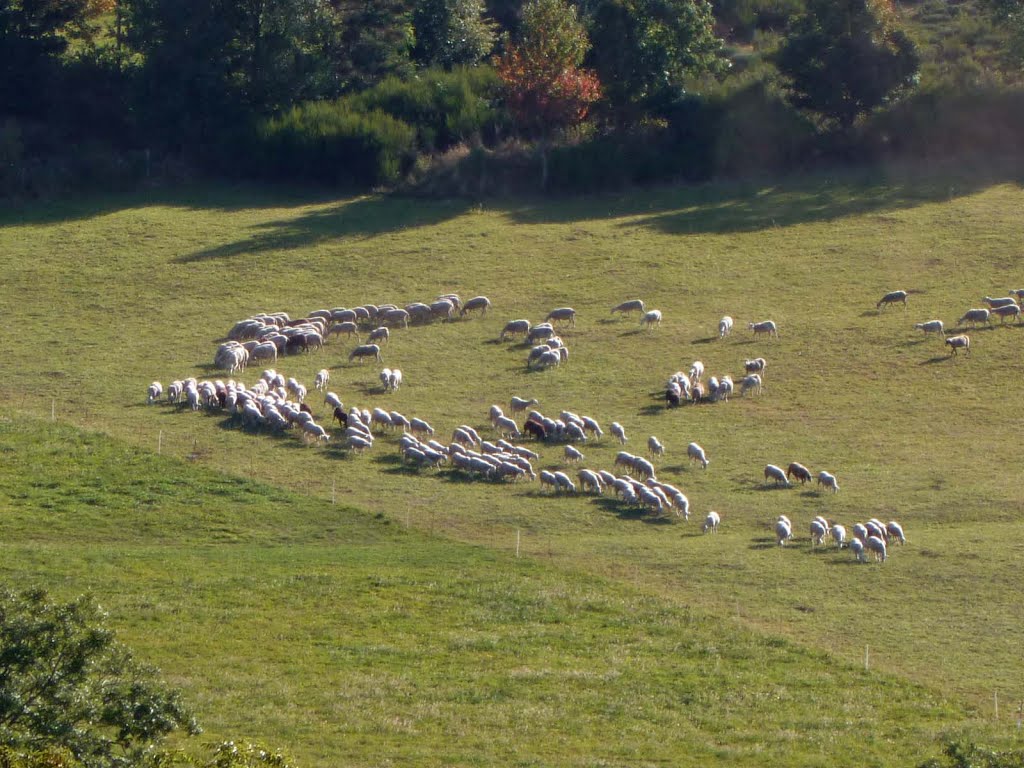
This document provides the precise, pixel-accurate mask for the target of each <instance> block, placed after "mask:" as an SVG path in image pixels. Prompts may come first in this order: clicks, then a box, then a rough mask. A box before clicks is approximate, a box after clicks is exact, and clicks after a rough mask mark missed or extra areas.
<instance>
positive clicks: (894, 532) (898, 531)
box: [885, 520, 907, 544]
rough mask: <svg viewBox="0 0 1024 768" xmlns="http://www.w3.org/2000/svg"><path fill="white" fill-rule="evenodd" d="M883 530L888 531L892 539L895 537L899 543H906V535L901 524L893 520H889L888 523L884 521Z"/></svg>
mask: <svg viewBox="0 0 1024 768" xmlns="http://www.w3.org/2000/svg"><path fill="white" fill-rule="evenodd" d="M885 530H886V533H888V534H889V536H890V537H891V538H892V539H895V540H896V541H898V542H899V543H900V544H906V543H907V537H906V536H905V535H904V533H903V526H902V525H900V524H899V523H897V522H896V521H895V520H890V521H889V522H888V523H886V524H885Z"/></svg>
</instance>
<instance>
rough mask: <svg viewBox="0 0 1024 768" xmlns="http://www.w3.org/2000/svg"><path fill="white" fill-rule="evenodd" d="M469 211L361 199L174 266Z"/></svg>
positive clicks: (264, 225)
mask: <svg viewBox="0 0 1024 768" xmlns="http://www.w3.org/2000/svg"><path fill="white" fill-rule="evenodd" d="M310 202H311V203H315V202H317V201H315V200H314V201H310ZM268 204H270V202H269V201H268ZM469 207H470V202H469V201H468V200H422V199H412V198H403V197H383V196H376V195H374V196H367V197H359V198H355V199H353V200H346V201H343V202H340V203H337V204H334V205H329V206H328V207H325V208H320V209H318V210H315V211H311V212H309V213H304V214H302V215H299V216H296V217H294V218H287V219H277V220H274V221H266V222H261V223H259V224H256V225H254V226H253V227H251V229H250V234H249V236H248V237H246V238H243V239H241V240H237V241H235V242H233V243H224V244H222V245H217V246H213V247H211V248H204V249H202V250H199V251H195V252H194V253H189V254H183V255H182V256H179V257H178V258H176V259H175V261H176V262H177V263H180V264H189V263H193V262H201V261H218V260H230V259H232V258H234V257H236V256H243V255H244V256H252V255H258V254H261V253H266V252H268V251H282V250H291V249H293V248H304V247H306V246H310V245H315V244H317V243H323V242H328V241H331V240H339V239H344V238H357V239H367V238H371V237H375V236H377V235H381V234H386V233H390V232H397V231H400V230H403V229H411V228H416V227H424V226H432V225H435V224H440V223H441V222H444V221H447V220H449V219H451V218H454V217H455V216H458V215H460V214H462V213H464V212H465V211H466V210H468V209H469Z"/></svg>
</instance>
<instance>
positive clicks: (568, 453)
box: [565, 445, 584, 461]
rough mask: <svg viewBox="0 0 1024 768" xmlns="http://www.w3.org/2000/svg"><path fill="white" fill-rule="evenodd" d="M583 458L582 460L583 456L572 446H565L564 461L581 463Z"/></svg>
mask: <svg viewBox="0 0 1024 768" xmlns="http://www.w3.org/2000/svg"><path fill="white" fill-rule="evenodd" d="M583 458H584V456H583V454H582V453H580V452H579V450H578V449H576V448H575V447H574V446H572V445H567V446H565V460H566V461H583Z"/></svg>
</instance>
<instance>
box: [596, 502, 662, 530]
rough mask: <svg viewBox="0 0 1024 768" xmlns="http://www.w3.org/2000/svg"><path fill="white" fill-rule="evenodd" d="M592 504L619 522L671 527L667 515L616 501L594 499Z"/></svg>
mask: <svg viewBox="0 0 1024 768" xmlns="http://www.w3.org/2000/svg"><path fill="white" fill-rule="evenodd" d="M594 504H596V505H597V506H598V507H600V508H601V511H603V512H608V513H610V514H613V515H615V516H616V517H617V518H619V520H635V521H637V522H640V523H645V524H647V525H671V524H672V523H673V522H674V520H673V518H671V517H669V516H667V515H657V514H652V513H651V512H649V511H648V510H646V509H644V508H643V507H636V506H630V505H628V504H626V503H625V502H622V501H619V500H617V499H609V498H605V497H600V496H599V497H596V498H595V499H594Z"/></svg>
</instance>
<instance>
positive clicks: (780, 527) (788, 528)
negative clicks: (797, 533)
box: [775, 517, 793, 547]
mask: <svg viewBox="0 0 1024 768" xmlns="http://www.w3.org/2000/svg"><path fill="white" fill-rule="evenodd" d="M792 538H793V525H792V523H790V522H789V519H788V518H785V517H780V518H779V519H778V520H776V521H775V541H776V542H777V543H778V545H779V546H780V547H784V546H786V542H787V541H789V540H790V539H792Z"/></svg>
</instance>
